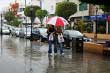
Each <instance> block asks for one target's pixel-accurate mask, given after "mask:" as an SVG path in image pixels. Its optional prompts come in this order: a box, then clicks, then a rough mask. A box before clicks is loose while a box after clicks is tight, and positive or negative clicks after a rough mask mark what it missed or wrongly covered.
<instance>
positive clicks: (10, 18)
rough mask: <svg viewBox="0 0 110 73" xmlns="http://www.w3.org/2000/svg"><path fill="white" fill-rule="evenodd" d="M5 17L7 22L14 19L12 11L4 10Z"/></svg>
mask: <svg viewBox="0 0 110 73" xmlns="http://www.w3.org/2000/svg"><path fill="white" fill-rule="evenodd" d="M5 19H6V20H7V22H11V21H12V20H14V19H15V16H14V14H13V12H12V11H9V12H6V13H5Z"/></svg>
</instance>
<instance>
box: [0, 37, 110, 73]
mask: <svg viewBox="0 0 110 73" xmlns="http://www.w3.org/2000/svg"><path fill="white" fill-rule="evenodd" d="M2 40H3V41H2V48H3V50H0V73H110V59H109V58H105V57H103V56H101V55H96V54H90V53H83V54H81V53H75V52H74V53H72V52H71V49H65V50H64V53H65V54H64V55H63V56H61V55H60V54H59V53H58V55H52V56H49V55H48V53H47V50H48V45H47V43H40V42H36V41H33V42H30V41H29V40H26V39H21V38H16V37H10V36H3V39H2ZM0 46H1V44H0ZM1 51H2V54H1Z"/></svg>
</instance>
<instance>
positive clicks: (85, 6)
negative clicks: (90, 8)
mask: <svg viewBox="0 0 110 73" xmlns="http://www.w3.org/2000/svg"><path fill="white" fill-rule="evenodd" d="M84 10H87V4H86V3H80V4H79V11H84Z"/></svg>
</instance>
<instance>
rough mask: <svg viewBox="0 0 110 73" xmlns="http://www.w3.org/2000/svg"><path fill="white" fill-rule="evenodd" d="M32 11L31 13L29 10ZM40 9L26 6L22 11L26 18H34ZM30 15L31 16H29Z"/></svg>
mask: <svg viewBox="0 0 110 73" xmlns="http://www.w3.org/2000/svg"><path fill="white" fill-rule="evenodd" d="M31 8H32V9H33V10H32V11H31V10H30V9H31ZM39 9H41V8H40V7H39V6H27V7H26V8H25V9H24V14H25V16H28V17H36V15H35V14H36V11H37V10H39ZM31 13H32V14H31Z"/></svg>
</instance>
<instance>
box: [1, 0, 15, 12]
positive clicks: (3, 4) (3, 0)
mask: <svg viewBox="0 0 110 73" xmlns="http://www.w3.org/2000/svg"><path fill="white" fill-rule="evenodd" d="M11 2H13V0H0V12H1V11H2V10H3V9H4V8H5V7H7V6H9V4H10V3H11Z"/></svg>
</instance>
